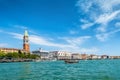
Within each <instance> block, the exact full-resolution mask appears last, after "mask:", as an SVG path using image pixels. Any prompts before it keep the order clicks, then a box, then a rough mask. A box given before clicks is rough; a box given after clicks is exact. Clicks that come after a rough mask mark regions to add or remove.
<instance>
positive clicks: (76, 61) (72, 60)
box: [64, 59, 79, 63]
mask: <svg viewBox="0 0 120 80" xmlns="http://www.w3.org/2000/svg"><path fill="white" fill-rule="evenodd" d="M64 61H65V63H79V60H75V59H67V60H64Z"/></svg>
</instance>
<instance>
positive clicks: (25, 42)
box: [0, 31, 30, 53]
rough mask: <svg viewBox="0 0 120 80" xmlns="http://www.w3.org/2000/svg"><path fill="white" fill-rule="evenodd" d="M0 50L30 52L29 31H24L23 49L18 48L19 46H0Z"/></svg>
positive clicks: (5, 51)
mask: <svg viewBox="0 0 120 80" xmlns="http://www.w3.org/2000/svg"><path fill="white" fill-rule="evenodd" d="M0 52H4V53H13V52H22V53H28V52H30V49H29V39H28V32H27V31H25V33H24V37H23V49H17V48H0Z"/></svg>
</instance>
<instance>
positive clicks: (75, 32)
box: [70, 30, 78, 34]
mask: <svg viewBox="0 0 120 80" xmlns="http://www.w3.org/2000/svg"><path fill="white" fill-rule="evenodd" d="M77 33H78V31H74V30H70V34H77Z"/></svg>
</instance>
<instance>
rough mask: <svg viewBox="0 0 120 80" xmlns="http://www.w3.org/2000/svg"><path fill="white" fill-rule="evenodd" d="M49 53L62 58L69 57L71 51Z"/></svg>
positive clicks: (59, 58)
mask: <svg viewBox="0 0 120 80" xmlns="http://www.w3.org/2000/svg"><path fill="white" fill-rule="evenodd" d="M50 54H51V55H52V57H53V58H56V59H58V60H64V59H70V58H71V53H69V52H67V51H51V52H50Z"/></svg>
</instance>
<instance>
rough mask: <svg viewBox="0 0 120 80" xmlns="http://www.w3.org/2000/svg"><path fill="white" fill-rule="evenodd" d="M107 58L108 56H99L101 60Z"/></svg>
mask: <svg viewBox="0 0 120 80" xmlns="http://www.w3.org/2000/svg"><path fill="white" fill-rule="evenodd" d="M108 58H109V56H108V55H102V56H101V59H108Z"/></svg>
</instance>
